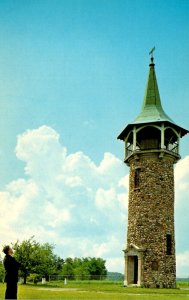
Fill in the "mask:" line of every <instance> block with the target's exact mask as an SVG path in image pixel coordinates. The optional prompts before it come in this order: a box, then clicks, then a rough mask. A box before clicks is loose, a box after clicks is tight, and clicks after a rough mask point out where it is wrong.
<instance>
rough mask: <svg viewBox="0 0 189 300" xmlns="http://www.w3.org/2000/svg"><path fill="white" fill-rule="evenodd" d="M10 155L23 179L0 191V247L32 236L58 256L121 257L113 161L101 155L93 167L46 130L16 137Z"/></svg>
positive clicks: (123, 194) (119, 176)
mask: <svg viewBox="0 0 189 300" xmlns="http://www.w3.org/2000/svg"><path fill="white" fill-rule="evenodd" d="M15 152H16V156H17V158H18V159H20V160H22V161H24V163H25V174H26V178H23V179H18V180H16V181H13V182H11V183H10V184H9V185H7V186H6V188H5V189H4V191H1V194H0V196H1V203H2V204H1V205H2V206H1V207H2V209H1V219H0V226H1V227H0V228H1V229H0V230H1V231H2V230H3V231H4V232H5V233H6V234H4V235H2V234H1V241H2V243H3V242H9V243H10V242H12V241H15V240H17V239H20V240H22V239H24V238H29V237H30V236H31V235H35V237H36V239H38V240H40V241H42V242H43V241H49V242H52V243H54V244H55V245H56V250H57V252H58V254H59V255H61V256H63V257H67V256H69V255H72V256H101V257H104V258H105V259H107V261H108V259H109V257H111V258H112V256H114V257H117V256H118V257H120V258H122V251H121V250H122V248H123V245H124V243H125V239H124V238H123V237H125V232H124V231H125V223H126V212H127V208H126V205H125V203H126V202H127V192H128V191H127V183H124V180H126V181H127V178H126V177H125V174H126V172H125V168H124V166H123V163H122V162H121V161H120V160H119V159H118V158H117V157H115V156H114V155H113V154H111V153H105V154H104V157H103V158H102V160H101V162H100V164H99V165H97V164H95V162H93V161H92V159H91V158H90V157H88V156H87V155H86V154H84V153H83V152H76V153H68V152H67V149H66V147H65V146H64V145H62V144H61V143H60V137H59V134H58V133H57V132H56V131H55V130H54V129H52V128H50V127H48V126H42V127H40V128H38V129H33V130H27V131H26V132H25V133H23V134H21V135H19V136H18V139H17V145H16V150H15ZM5 220H6V221H5ZM2 225H3V227H2ZM7 233H8V235H7ZM118 269H119V267H118V266H117V270H118Z"/></svg>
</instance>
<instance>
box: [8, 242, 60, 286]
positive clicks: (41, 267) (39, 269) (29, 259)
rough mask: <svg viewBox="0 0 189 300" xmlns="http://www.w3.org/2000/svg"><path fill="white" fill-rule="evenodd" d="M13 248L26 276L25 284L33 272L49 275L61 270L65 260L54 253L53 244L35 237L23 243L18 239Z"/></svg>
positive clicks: (21, 270)
mask: <svg viewBox="0 0 189 300" xmlns="http://www.w3.org/2000/svg"><path fill="white" fill-rule="evenodd" d="M13 249H14V251H15V254H14V255H15V258H16V259H17V261H18V262H19V263H20V265H21V267H20V272H21V276H22V277H23V278H24V284H26V279H27V277H28V276H29V275H30V274H31V273H35V274H38V275H40V276H41V277H42V276H44V277H47V276H48V275H50V274H53V273H55V272H57V269H58V270H60V268H61V267H62V266H63V264H64V260H63V259H61V258H59V257H57V256H56V255H55V254H54V253H53V250H54V246H53V245H51V244H49V243H45V244H42V245H41V244H39V243H38V242H36V241H35V240H34V237H31V238H30V239H28V240H24V241H23V242H21V243H20V242H19V241H17V242H16V243H15V244H14V245H13ZM56 268H57V269H56Z"/></svg>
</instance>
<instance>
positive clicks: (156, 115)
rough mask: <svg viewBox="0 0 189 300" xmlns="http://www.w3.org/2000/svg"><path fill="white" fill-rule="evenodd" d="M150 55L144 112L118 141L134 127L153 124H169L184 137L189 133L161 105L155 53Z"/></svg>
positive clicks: (129, 125)
mask: <svg viewBox="0 0 189 300" xmlns="http://www.w3.org/2000/svg"><path fill="white" fill-rule="evenodd" d="M154 49H155V48H153V49H152V51H151V52H150V53H149V54H151V63H150V65H149V66H150V69H149V75H148V81H147V86H146V92H145V96H144V101H143V105H142V110H141V112H140V114H139V115H138V117H137V118H136V119H135V120H134V121H133V122H132V123H130V124H128V125H127V126H126V127H125V129H124V130H123V131H122V132H121V133H120V134H119V136H118V139H120V140H124V138H125V137H126V136H127V134H128V133H129V131H130V130H131V129H132V127H133V126H135V125H136V126H140V124H148V123H149V124H150V123H151V124H152V123H159V122H160V123H162V122H163V123H168V124H170V125H171V126H172V127H174V128H177V130H179V131H180V136H181V137H182V136H184V135H185V134H187V133H189V131H188V130H186V129H184V128H182V127H180V126H179V125H177V124H175V122H174V121H173V120H172V119H171V118H170V117H169V116H168V115H167V114H166V113H165V112H164V110H163V107H162V105H161V100H160V95H159V90H158V84H157V79H156V74H155V68H154V66H155V64H154V62H153V60H154V58H153V51H154Z"/></svg>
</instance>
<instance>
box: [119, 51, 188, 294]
mask: <svg viewBox="0 0 189 300" xmlns="http://www.w3.org/2000/svg"><path fill="white" fill-rule="evenodd" d="M150 54H151V62H150V65H149V75H148V81H147V86H146V92H145V96H144V101H143V105H142V110H141V112H140V114H139V115H138V117H137V118H136V119H135V120H134V121H133V122H132V123H130V124H128V125H127V126H126V128H125V129H124V130H123V131H122V132H121V133H120V135H119V136H118V139H120V140H123V141H124V143H125V159H124V162H125V163H126V164H127V165H128V166H129V168H130V178H129V204H128V230H127V245H126V249H125V250H124V254H125V255H124V256H125V284H126V285H133V284H134V285H137V286H145V287H166V288H175V286H176V258H175V232H174V164H175V163H176V162H177V161H178V160H179V159H180V155H179V140H180V138H182V137H183V136H184V135H185V134H187V133H188V132H189V131H188V130H186V129H184V128H182V127H180V126H179V125H177V124H176V123H175V122H174V121H173V120H172V119H171V118H170V117H169V116H168V115H167V114H166V113H165V112H164V110H163V108H162V105H161V100H160V95H159V91H158V85H157V80H156V74H155V64H154V58H153V51H151V52H150ZM173 97H174V95H173Z"/></svg>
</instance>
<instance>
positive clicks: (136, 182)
mask: <svg viewBox="0 0 189 300" xmlns="http://www.w3.org/2000/svg"><path fill="white" fill-rule="evenodd" d="M139 186H140V169H139V168H138V169H136V170H135V178H134V187H135V188H139Z"/></svg>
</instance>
